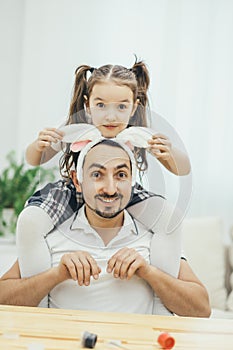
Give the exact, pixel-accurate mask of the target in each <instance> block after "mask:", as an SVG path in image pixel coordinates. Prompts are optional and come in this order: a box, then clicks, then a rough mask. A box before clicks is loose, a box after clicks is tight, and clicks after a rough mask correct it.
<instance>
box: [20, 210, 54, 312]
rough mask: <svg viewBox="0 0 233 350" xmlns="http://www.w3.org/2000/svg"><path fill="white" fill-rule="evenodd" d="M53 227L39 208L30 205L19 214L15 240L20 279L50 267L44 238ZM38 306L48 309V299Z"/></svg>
mask: <svg viewBox="0 0 233 350" xmlns="http://www.w3.org/2000/svg"><path fill="white" fill-rule="evenodd" d="M53 227H54V225H53V222H52V219H51V218H50V216H49V215H48V214H47V213H46V212H45V211H44V210H43V209H41V208H40V207H37V206H32V205H31V206H28V207H26V208H25V209H24V210H23V211H22V212H21V213H20V215H19V218H18V221H17V229H16V240H17V250H18V260H19V266H20V273H21V277H30V276H33V275H36V274H38V273H41V272H43V271H45V270H48V269H49V268H50V267H51V258H50V252H49V249H48V247H47V244H46V241H45V239H44V236H45V235H46V234H47V233H48V232H50V231H51V230H52V229H53ZM39 306H41V307H48V297H45V298H44V299H43V300H42V301H41V302H40V304H39Z"/></svg>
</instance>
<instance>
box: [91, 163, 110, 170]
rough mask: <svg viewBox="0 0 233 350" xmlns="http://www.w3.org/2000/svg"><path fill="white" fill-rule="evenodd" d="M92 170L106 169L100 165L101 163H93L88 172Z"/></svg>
mask: <svg viewBox="0 0 233 350" xmlns="http://www.w3.org/2000/svg"><path fill="white" fill-rule="evenodd" d="M92 168H99V169H106V168H105V167H104V166H103V165H102V164H99V163H93V164H91V165H90V166H89V167H88V170H89V169H92Z"/></svg>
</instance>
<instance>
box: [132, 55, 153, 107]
mask: <svg viewBox="0 0 233 350" xmlns="http://www.w3.org/2000/svg"><path fill="white" fill-rule="evenodd" d="M131 71H132V72H133V73H134V74H135V77H136V79H137V83H138V96H137V98H138V99H139V100H140V104H141V105H142V106H143V107H147V105H148V97H147V90H148V88H149V84H150V77H149V72H148V69H147V67H146V65H145V63H144V62H143V61H139V62H137V57H136V60H135V63H134V65H133V67H132V68H131Z"/></svg>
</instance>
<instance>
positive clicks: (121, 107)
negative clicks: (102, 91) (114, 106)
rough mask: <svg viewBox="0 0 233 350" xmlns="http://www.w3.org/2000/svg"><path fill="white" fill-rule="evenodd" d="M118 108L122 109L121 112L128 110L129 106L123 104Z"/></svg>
mask: <svg viewBox="0 0 233 350" xmlns="http://www.w3.org/2000/svg"><path fill="white" fill-rule="evenodd" d="M118 108H119V109H120V110H122V111H123V110H124V109H126V108H127V106H126V105H124V104H123V103H121V104H120V105H119V106H118Z"/></svg>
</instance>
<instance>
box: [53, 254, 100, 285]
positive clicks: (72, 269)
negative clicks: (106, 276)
mask: <svg viewBox="0 0 233 350" xmlns="http://www.w3.org/2000/svg"><path fill="white" fill-rule="evenodd" d="M57 269H58V274H59V276H60V277H61V278H62V280H63V281H64V280H67V279H70V278H72V279H73V280H74V281H77V282H78V284H79V285H80V286H82V285H85V286H88V285H89V284H90V278H91V276H93V278H94V279H98V278H99V274H100V272H101V269H100V267H99V266H98V265H97V263H96V261H95V259H94V258H93V257H92V256H91V255H90V254H89V253H88V252H84V251H77V252H74V253H68V254H64V255H63V256H62V258H61V261H60V263H59V265H58V267H57Z"/></svg>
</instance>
